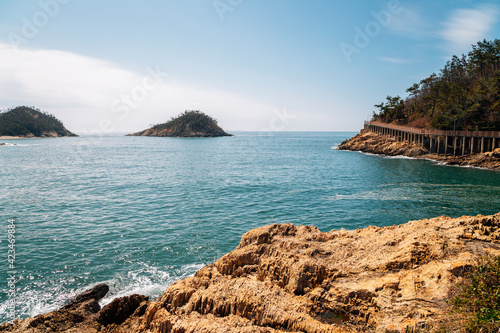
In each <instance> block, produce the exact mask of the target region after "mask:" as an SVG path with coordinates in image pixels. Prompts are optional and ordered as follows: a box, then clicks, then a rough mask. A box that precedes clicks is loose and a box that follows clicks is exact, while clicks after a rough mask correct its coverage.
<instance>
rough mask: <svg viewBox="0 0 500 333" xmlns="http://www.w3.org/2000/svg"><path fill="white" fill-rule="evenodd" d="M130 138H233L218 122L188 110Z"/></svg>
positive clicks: (201, 113)
mask: <svg viewBox="0 0 500 333" xmlns="http://www.w3.org/2000/svg"><path fill="white" fill-rule="evenodd" d="M128 136H160V137H179V138H192V137H198V138H207V137H221V136H232V135H231V134H228V133H226V132H225V131H224V130H223V129H222V128H220V126H219V125H218V124H217V120H215V119H214V118H212V117H210V116H208V115H206V114H204V113H203V112H201V111H198V110H186V111H184V112H183V113H182V114H181V115H179V116H177V117H174V118H172V119H171V120H170V121H168V122H166V123H163V124H158V125H154V126H153V127H151V128H148V129H146V130H144V131H141V132H137V133H133V134H128Z"/></svg>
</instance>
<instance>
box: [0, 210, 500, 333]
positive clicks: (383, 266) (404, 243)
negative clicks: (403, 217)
mask: <svg viewBox="0 0 500 333" xmlns="http://www.w3.org/2000/svg"><path fill="white" fill-rule="evenodd" d="M499 254H500V213H498V214H496V215H493V216H481V215H478V216H475V217H472V216H463V217H460V218H448V217H444V216H442V217H438V218H433V219H425V220H420V221H410V222H408V223H406V224H403V225H400V226H389V227H374V226H370V227H367V228H364V229H357V230H343V229H342V230H332V231H330V232H321V231H320V230H318V229H317V228H315V227H312V226H294V225H292V224H273V225H269V226H265V227H261V228H257V229H254V230H251V231H249V232H247V233H246V234H244V235H243V237H242V238H241V242H240V244H239V246H238V247H237V248H236V249H235V250H234V251H232V252H231V253H229V254H227V255H225V256H223V257H222V258H220V259H219V260H217V261H216V262H214V263H212V264H210V265H208V266H206V267H204V268H202V269H201V270H199V271H198V272H197V273H196V274H195V275H194V276H192V277H188V278H186V279H182V280H179V281H177V282H176V283H174V284H172V285H171V286H170V287H168V288H167V289H166V291H165V292H164V293H163V295H161V297H160V298H159V299H157V300H156V301H151V300H148V299H147V298H146V297H144V296H141V295H131V296H127V297H122V298H118V299H115V300H114V301H113V302H111V303H110V304H108V305H106V306H104V307H103V308H102V309H101V308H100V306H99V304H98V300H99V299H100V298H102V297H103V296H104V295H105V294H106V292H107V286H105V285H98V286H96V287H95V288H93V289H92V290H90V291H88V292H86V293H84V294H83V295H80V296H78V297H77V298H76V299H75V300H74V301H73V302H71V303H70V304H68V305H66V306H65V307H64V308H62V309H60V310H58V311H54V312H50V313H47V314H43V315H38V316H36V317H34V318H27V319H24V320H21V321H15V322H14V323H13V324H9V323H5V324H3V325H1V326H0V332H32V333H38V332H108V333H111V332H155V333H156V332H162V333H166V332H173V333H180V332H183V333H187V332H361V331H363V332H410V331H411V332H413V330H416V329H424V330H425V331H426V330H427V328H428V327H431V326H432V325H433V324H435V323H438V322H439V321H441V320H444V319H446V317H447V313H446V311H445V310H446V307H447V304H446V300H447V299H449V298H450V294H451V293H452V292H453V290H454V288H455V286H456V285H457V283H459V282H460V281H462V280H463V277H464V275H465V274H466V272H467V270H468V269H469V268H470V267H472V266H473V265H475V264H477V262H478V260H479V258H480V257H482V256H489V255H491V256H496V255H499Z"/></svg>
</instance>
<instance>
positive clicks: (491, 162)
mask: <svg viewBox="0 0 500 333" xmlns="http://www.w3.org/2000/svg"><path fill="white" fill-rule="evenodd" d="M337 149H339V150H352V151H362V152H365V153H370V154H378V155H386V156H408V157H414V158H422V159H428V160H434V161H438V162H442V163H445V164H449V165H459V166H473V167H478V168H486V169H491V170H500V148H497V149H496V150H495V151H494V152H487V153H483V154H469V155H463V156H451V155H448V156H443V155H439V156H438V155H437V154H429V152H428V150H427V149H424V148H422V147H421V146H419V145H417V144H414V143H408V142H401V141H398V140H396V139H394V138H389V137H386V136H384V135H380V134H377V133H373V132H370V131H365V130H363V131H361V133H359V134H358V135H356V136H354V137H352V138H350V139H348V140H345V141H344V142H342V143H341V144H340V145H339V146H338V148H337Z"/></svg>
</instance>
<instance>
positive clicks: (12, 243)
mask: <svg viewBox="0 0 500 333" xmlns="http://www.w3.org/2000/svg"><path fill="white" fill-rule="evenodd" d="M234 134H236V135H235V136H233V137H222V138H156V137H128V136H124V134H123V133H116V134H115V133H113V134H106V135H101V136H99V135H81V136H80V137H75V138H53V139H26V140H24V139H23V140H4V141H2V140H0V142H5V143H7V145H5V146H1V147H0V185H1V187H0V188H1V191H0V212H1V214H0V219H1V220H0V253H1V254H0V323H1V322H6V321H11V320H13V319H14V318H25V317H28V316H34V315H37V314H40V313H45V312H49V311H52V310H55V309H58V308H59V307H61V306H63V305H64V304H66V303H67V302H68V301H69V300H70V299H71V298H72V297H74V296H75V295H77V294H79V293H81V292H83V291H85V290H86V289H89V288H91V287H92V286H94V285H96V284H98V283H106V284H108V285H109V286H110V292H109V293H108V295H107V296H106V297H105V298H104V299H103V300H102V301H101V305H105V304H107V303H109V302H111V301H112V300H113V299H114V298H116V297H121V296H126V295H130V294H134V293H138V294H143V295H147V296H150V297H151V298H153V299H154V298H156V297H158V296H159V295H161V293H162V292H163V291H164V290H165V289H166V288H167V287H168V286H169V285H170V284H171V283H173V282H175V281H177V280H178V279H181V278H185V277H188V276H190V275H193V274H194V273H195V272H196V271H197V270H199V269H200V268H202V267H203V266H205V265H207V264H209V263H211V262H214V261H215V260H217V259H218V258H219V257H221V256H223V255H224V254H226V253H228V252H230V251H232V250H234V249H235V248H236V246H237V245H238V244H239V241H240V239H241V236H242V235H243V234H244V233H245V232H247V231H249V230H251V229H253V228H257V227H260V226H264V225H268V224H273V223H293V224H295V225H312V226H316V227H318V228H319V229H320V230H321V231H330V230H332V229H341V228H344V229H356V228H364V227H367V226H369V225H375V226H389V225H394V224H396V225H397V224H402V223H405V222H407V221H410V220H418V219H423V218H431V217H437V216H442V215H446V216H450V217H458V216H462V215H477V214H483V215H486V214H495V213H498V212H499V211H500V172H495V171H488V170H482V169H475V168H463V167H453V166H445V165H440V164H437V163H435V162H431V161H425V160H416V159H410V158H387V157H380V156H375V155H367V154H363V153H360V152H351V151H340V150H336V147H337V146H338V145H339V144H340V143H341V142H342V141H343V140H345V139H347V138H349V137H352V136H353V135H355V134H356V133H340V132H236V133H234Z"/></svg>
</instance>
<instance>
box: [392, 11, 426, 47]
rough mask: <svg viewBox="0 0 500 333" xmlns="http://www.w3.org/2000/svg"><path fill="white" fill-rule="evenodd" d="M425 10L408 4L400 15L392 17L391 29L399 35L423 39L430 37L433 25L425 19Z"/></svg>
mask: <svg viewBox="0 0 500 333" xmlns="http://www.w3.org/2000/svg"><path fill="white" fill-rule="evenodd" d="M422 11H423V9H422V8H420V7H417V6H416V5H412V4H409V3H406V4H405V5H404V6H402V11H401V13H399V14H395V15H393V16H392V19H391V23H390V25H389V28H390V29H391V30H392V31H393V32H394V33H397V34H399V35H403V36H408V37H410V38H414V39H421V38H424V37H427V36H428V35H429V29H431V25H430V24H429V22H427V21H426V19H425V18H424V17H425V15H424V14H423V13H422Z"/></svg>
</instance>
